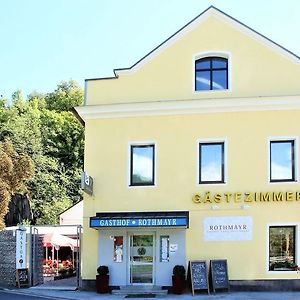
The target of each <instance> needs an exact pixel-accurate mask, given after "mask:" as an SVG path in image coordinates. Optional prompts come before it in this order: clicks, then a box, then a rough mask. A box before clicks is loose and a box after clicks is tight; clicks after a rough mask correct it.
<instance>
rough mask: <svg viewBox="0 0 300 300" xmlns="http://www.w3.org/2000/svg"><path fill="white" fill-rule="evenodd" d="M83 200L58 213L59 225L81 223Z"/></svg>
mask: <svg viewBox="0 0 300 300" xmlns="http://www.w3.org/2000/svg"><path fill="white" fill-rule="evenodd" d="M82 220H83V201H80V202H77V203H76V204H74V205H73V206H71V207H69V208H68V209H66V210H65V211H64V212H62V213H61V214H60V215H59V224H60V225H82Z"/></svg>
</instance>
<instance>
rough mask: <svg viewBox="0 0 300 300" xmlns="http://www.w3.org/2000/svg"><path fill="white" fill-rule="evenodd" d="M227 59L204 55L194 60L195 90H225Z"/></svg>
mask: <svg viewBox="0 0 300 300" xmlns="http://www.w3.org/2000/svg"><path fill="white" fill-rule="evenodd" d="M227 89H228V60H227V59H226V58H223V57H205V58H201V59H198V60H196V61H195V90H196V91H209V90H227Z"/></svg>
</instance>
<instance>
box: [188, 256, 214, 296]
mask: <svg viewBox="0 0 300 300" xmlns="http://www.w3.org/2000/svg"><path fill="white" fill-rule="evenodd" d="M189 271H190V280H191V283H192V293H193V296H194V294H195V290H207V293H209V285H208V276H207V268H206V261H205V260H192V261H190V264H189Z"/></svg>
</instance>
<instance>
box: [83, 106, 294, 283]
mask: <svg viewBox="0 0 300 300" xmlns="http://www.w3.org/2000/svg"><path fill="white" fill-rule="evenodd" d="M299 117H300V112H297V111H285V112H282V111H281V112H279V111H278V112H276V111H272V112H270V111H268V112H237V113H216V114H210V115H189V116H161V117H143V118H123V119H114V120H95V121H89V122H87V124H86V133H87V134H86V168H87V169H88V170H89V172H90V174H92V176H93V177H94V179H95V180H94V183H95V186H94V188H95V195H96V196H95V197H89V196H87V195H85V201H86V203H87V205H86V209H85V211H84V219H85V224H86V226H88V219H89V217H91V216H93V215H95V213H96V212H98V211H163V210H166V211H170V210H188V211H189V212H190V228H189V229H187V230H186V253H187V261H188V260H191V259H213V258H227V259H228V262H229V275H230V278H231V279H236V280H238V279H239V280H241V279H263V278H264V279H267V278H281V277H282V276H283V275H282V273H281V274H280V273H277V274H276V273H274V272H272V273H270V272H268V271H267V268H268V244H267V237H268V227H267V226H268V224H280V225H284V224H295V225H298V223H300V219H299V214H298V211H297V208H298V206H299V202H298V201H283V202H280V203H278V202H273V201H270V202H264V201H257V202H251V203H244V202H236V201H235V200H234V197H232V199H231V200H230V202H229V203H227V202H226V201H225V200H224V199H223V200H222V203H220V204H218V209H217V210H214V209H212V208H213V203H212V204H211V203H194V202H193V195H194V194H195V193H201V194H203V193H205V192H210V193H211V194H214V193H226V192H230V193H235V192H240V193H245V192H287V191H290V192H296V191H299V184H298V182H292V183H270V182H269V173H268V172H269V167H268V165H269V163H268V149H269V139H270V138H272V137H273V138H278V137H295V138H296V141H298V139H299V132H300V125H299V122H298V121H297V120H299ZM279 120H280V121H279ZM137 124H138V126H137ZM99 128H101V130H99ZM237 129H238V130H237ZM112 131H113V132H114V134H113V135H112V134H111V132H112ZM95 136H97V139H96V138H95ZM200 140H212V141H213V140H217V141H219V140H224V141H225V142H226V148H227V150H226V156H227V168H226V169H227V183H226V184H217V185H199V184H198V183H197V180H198V167H197V166H198V142H199V141H200ZM149 141H150V142H155V144H156V185H155V186H154V187H128V177H129V145H130V142H149ZM297 148H299V145H297ZM107 157H110V159H109V160H108V159H107ZM297 157H299V152H297ZM95 161H96V162H97V163H95ZM299 163H300V162H299V159H297V165H296V169H297V170H299ZM100 166H101V167H100ZM244 204H247V206H249V208H248V209H243V207H242V205H244ZM207 216H215V217H219V216H251V217H252V218H253V238H252V240H251V241H232V242H205V241H204V237H203V219H204V218H205V217H207ZM84 239H85V241H86V243H88V245H89V252H88V253H87V252H86V251H83V255H84V256H85V257H84V258H83V260H84V261H85V262H86V263H87V265H85V266H86V267H84V270H83V276H84V277H88V278H94V276H95V272H96V268H95V266H96V265H97V263H98V261H97V255H91V253H92V254H96V253H97V250H96V249H98V239H97V233H96V230H93V229H89V230H88V233H87V234H86V235H85V238H84ZM220 249H221V250H220ZM237 251H238V253H237ZM186 263H187V262H186ZM91 265H93V266H94V267H93V268H91ZM241 265H243V268H241ZM245 268H246V269H247V272H245ZM284 277H287V278H298V277H299V274H298V273H295V272H285V274H284Z"/></svg>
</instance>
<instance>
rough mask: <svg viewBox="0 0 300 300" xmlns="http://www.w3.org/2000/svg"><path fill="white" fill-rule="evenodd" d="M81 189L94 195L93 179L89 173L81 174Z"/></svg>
mask: <svg viewBox="0 0 300 300" xmlns="http://www.w3.org/2000/svg"><path fill="white" fill-rule="evenodd" d="M81 189H82V190H83V191H84V192H86V193H87V194H89V195H93V178H92V177H91V176H89V174H88V173H87V172H82V173H81Z"/></svg>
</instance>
